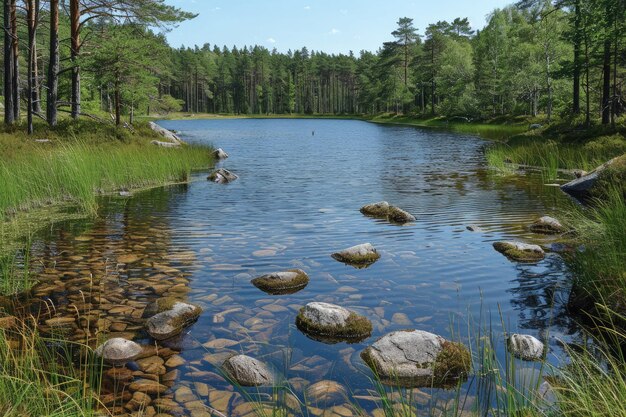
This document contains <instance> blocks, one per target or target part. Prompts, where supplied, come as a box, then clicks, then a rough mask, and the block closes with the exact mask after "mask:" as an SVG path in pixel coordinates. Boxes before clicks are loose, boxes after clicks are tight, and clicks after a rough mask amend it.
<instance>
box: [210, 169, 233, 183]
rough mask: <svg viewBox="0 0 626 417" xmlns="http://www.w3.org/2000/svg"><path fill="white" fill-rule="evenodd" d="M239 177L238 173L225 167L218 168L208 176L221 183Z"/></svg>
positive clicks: (211, 179)
mask: <svg viewBox="0 0 626 417" xmlns="http://www.w3.org/2000/svg"><path fill="white" fill-rule="evenodd" d="M237 178H239V177H238V176H237V175H235V174H233V173H232V172H230V171H229V170H227V169H224V168H220V169H216V170H215V171H213V172H212V173H211V174H209V176H208V177H207V179H208V180H209V181H213V182H217V183H219V184H227V183H229V182H233V181H235V180H236V179H237Z"/></svg>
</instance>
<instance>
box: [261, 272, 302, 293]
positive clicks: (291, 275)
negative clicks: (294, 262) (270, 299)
mask: <svg viewBox="0 0 626 417" xmlns="http://www.w3.org/2000/svg"><path fill="white" fill-rule="evenodd" d="M251 282H252V284H253V285H254V286H255V287H257V288H259V289H260V290H262V291H265V292H266V293H269V294H274V295H279V294H293V293H295V292H298V291H300V290H301V289H303V288H304V287H306V286H307V284H308V283H309V276H308V275H307V274H306V272H304V271H303V270H301V269H290V270H288V271H280V272H272V273H269V274H265V275H262V276H260V277H257V278H254V279H253V280H252V281H251Z"/></svg>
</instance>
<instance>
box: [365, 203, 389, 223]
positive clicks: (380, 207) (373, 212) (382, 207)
mask: <svg viewBox="0 0 626 417" xmlns="http://www.w3.org/2000/svg"><path fill="white" fill-rule="evenodd" d="M360 212H361V213H363V214H365V215H366V216H373V217H379V218H382V219H384V218H387V215H388V214H389V203H388V202H386V201H379V202H378V203H372V204H367V205H365V206H363V207H361V209H360Z"/></svg>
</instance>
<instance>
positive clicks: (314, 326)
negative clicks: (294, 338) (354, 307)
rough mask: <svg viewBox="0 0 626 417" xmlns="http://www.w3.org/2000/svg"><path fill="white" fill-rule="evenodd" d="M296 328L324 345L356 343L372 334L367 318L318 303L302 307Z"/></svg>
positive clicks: (370, 324)
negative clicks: (324, 343)
mask: <svg viewBox="0 0 626 417" xmlns="http://www.w3.org/2000/svg"><path fill="white" fill-rule="evenodd" d="M296 326H298V328H299V329H300V330H302V331H303V332H304V333H306V334H307V335H309V336H312V337H313V338H314V339H316V340H319V341H322V342H326V343H337V342H340V341H348V342H358V341H361V340H363V339H365V338H367V337H369V336H370V334H371V333H372V323H371V322H370V321H369V320H368V319H367V318H365V317H363V316H361V315H359V314H357V313H355V312H354V311H350V310H348V309H345V308H343V307H340V306H337V305H334V304H328V303H320V302H313V303H309V304H307V305H305V306H304V307H302V308H301V309H300V312H299V313H298V316H297V317H296Z"/></svg>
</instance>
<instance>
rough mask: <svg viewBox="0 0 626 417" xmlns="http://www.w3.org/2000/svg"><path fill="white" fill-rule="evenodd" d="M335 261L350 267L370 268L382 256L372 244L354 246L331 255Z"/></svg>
mask: <svg viewBox="0 0 626 417" xmlns="http://www.w3.org/2000/svg"><path fill="white" fill-rule="evenodd" d="M331 256H332V257H333V258H334V259H335V260H337V261H339V262H344V263H347V264H350V265H357V266H358V265H361V266H369V265H371V264H373V263H374V262H376V261H377V260H378V259H379V258H380V255H379V254H378V252H377V251H376V249H375V248H374V247H373V246H372V245H371V243H363V244H362V245H356V246H352V247H350V248H347V249H344V250H342V251H339V252H335V253H333V254H332V255H331Z"/></svg>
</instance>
